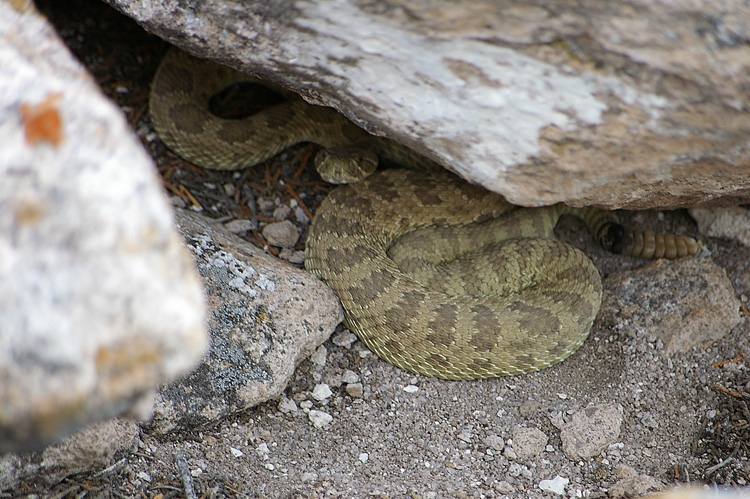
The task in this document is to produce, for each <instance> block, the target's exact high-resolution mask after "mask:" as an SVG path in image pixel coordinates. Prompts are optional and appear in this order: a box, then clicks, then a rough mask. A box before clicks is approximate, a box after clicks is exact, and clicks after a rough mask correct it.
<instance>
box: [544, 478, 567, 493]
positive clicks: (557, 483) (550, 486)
mask: <svg viewBox="0 0 750 499" xmlns="http://www.w3.org/2000/svg"><path fill="white" fill-rule="evenodd" d="M569 482H570V480H568V479H567V478H563V477H561V476H560V475H557V476H556V477H555V478H553V479H552V480H542V481H541V482H539V488H540V489H542V490H546V491H547V492H552V493H553V494H557V495H560V496H561V495H564V494H565V486H566V485H568V483H569Z"/></svg>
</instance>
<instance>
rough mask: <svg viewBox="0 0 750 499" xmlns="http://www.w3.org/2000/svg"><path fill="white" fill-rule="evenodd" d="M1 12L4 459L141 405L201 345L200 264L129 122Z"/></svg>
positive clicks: (22, 17)
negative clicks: (197, 266) (181, 233)
mask: <svg viewBox="0 0 750 499" xmlns="http://www.w3.org/2000/svg"><path fill="white" fill-rule="evenodd" d="M16 4H17V5H18V6H19V9H20V10H15V9H14V8H13V7H11V5H12V4H11V3H8V2H0V142H1V144H0V150H2V154H0V179H1V180H0V317H2V321H0V454H1V453H3V452H7V451H10V450H25V449H29V448H39V447H41V446H43V445H45V444H47V443H49V442H50V441H52V440H56V439H59V438H61V437H62V436H65V435H67V434H69V433H71V432H72V431H74V430H76V429H77V428H79V427H81V426H84V425H86V424H89V423H91V422H96V421H102V420H104V419H108V418H109V417H111V416H115V415H119V414H122V413H124V412H128V411H130V412H133V413H137V414H138V415H144V413H145V414H146V415H147V413H148V410H149V406H148V404H147V403H146V404H143V403H142V402H143V401H144V400H148V397H149V396H150V394H152V392H153V390H154V389H155V388H156V387H157V386H159V385H160V384H161V383H163V382H165V381H167V380H170V379H173V378H174V377H176V376H178V375H182V374H184V373H185V372H186V371H187V370H189V369H190V368H192V367H193V365H194V364H196V363H197V361H198V360H200V358H201V357H202V355H203V353H204V351H205V349H206V347H207V343H208V341H207V340H208V338H207V335H206V331H205V305H204V299H203V293H202V290H201V287H200V281H199V280H198V276H197V274H196V272H195V268H194V265H193V261H192V259H191V258H190V255H189V254H188V252H187V251H186V249H185V247H184V245H183V243H182V240H181V239H180V237H179V236H178V235H177V233H176V231H175V230H174V221H173V216H172V213H171V210H170V207H169V205H168V203H167V201H166V199H165V197H164V195H163V193H162V190H161V186H160V183H159V180H158V178H157V176H156V171H155V169H154V167H153V163H152V162H151V160H150V158H149V157H148V156H147V155H146V153H145V151H144V150H143V148H142V147H141V146H140V144H139V143H138V142H137V141H136V139H135V138H134V137H133V135H132V133H131V132H130V130H129V127H128V124H127V123H126V122H125V120H124V118H123V116H122V114H121V113H120V111H119V110H118V109H117V108H116V107H115V106H114V105H112V104H111V103H110V102H109V101H108V100H107V99H106V98H105V97H104V96H103V95H102V94H101V92H100V91H99V89H98V88H97V86H96V85H95V84H94V82H93V81H92V80H91V78H90V77H89V76H88V74H87V73H86V71H85V70H84V69H83V68H82V67H81V66H80V65H79V64H78V63H77V62H76V61H75V59H74V58H73V57H72V56H71V54H70V53H69V52H68V50H67V49H66V48H65V47H64V45H63V44H62V43H61V42H60V41H59V40H58V39H57V37H56V36H55V34H54V32H53V30H52V29H51V28H50V27H49V26H48V25H47V24H46V23H45V22H44V21H43V20H42V19H41V17H39V16H38V15H37V14H36V13H35V12H33V10H30V9H26V10H24V9H23V4H24V2H17V3H16Z"/></svg>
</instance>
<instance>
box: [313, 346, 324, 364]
mask: <svg viewBox="0 0 750 499" xmlns="http://www.w3.org/2000/svg"><path fill="white" fill-rule="evenodd" d="M326 357H328V350H327V349H326V347H324V346H323V345H320V346H319V347H318V349H317V350H315V352H314V353H313V354H312V355H311V356H310V361H311V362H312V363H313V364H315V365H317V366H320V367H323V366H324V365H326Z"/></svg>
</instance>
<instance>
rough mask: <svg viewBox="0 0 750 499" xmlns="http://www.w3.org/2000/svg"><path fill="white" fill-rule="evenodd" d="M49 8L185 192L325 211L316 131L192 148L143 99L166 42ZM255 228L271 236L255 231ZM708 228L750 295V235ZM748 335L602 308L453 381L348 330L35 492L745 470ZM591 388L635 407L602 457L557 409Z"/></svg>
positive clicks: (424, 489)
mask: <svg viewBox="0 0 750 499" xmlns="http://www.w3.org/2000/svg"><path fill="white" fill-rule="evenodd" d="M39 7H40V9H41V10H42V11H43V12H44V13H45V14H46V15H47V16H48V17H49V18H50V20H51V22H52V23H53V24H54V25H55V26H56V27H57V28H58V30H59V32H60V34H61V36H62V37H63V38H64V39H65V41H66V42H67V43H68V44H69V45H70V47H71V50H72V51H73V52H74V54H75V55H76V56H77V57H78V58H79V59H80V60H81V61H82V62H83V64H84V65H86V66H87V67H88V68H89V69H90V71H91V72H92V74H93V75H94V77H95V78H96V79H97V81H98V82H99V83H100V85H101V86H102V88H103V89H104V91H105V93H107V94H108V95H109V96H110V97H111V98H112V99H113V100H115V101H116V102H117V103H118V104H119V105H120V106H121V107H122V109H123V111H124V113H125V114H126V116H128V118H129V119H130V121H131V123H132V125H133V128H134V129H135V130H136V132H137V133H138V135H139V137H141V139H142V140H143V142H144V145H145V146H146V147H147V148H148V149H149V150H150V151H152V153H153V155H154V158H155V160H156V162H157V164H158V165H159V168H160V172H161V173H162V176H163V178H164V183H165V187H166V188H167V190H168V192H169V193H170V194H171V195H173V196H175V200H176V202H178V203H184V204H188V205H189V204H195V203H198V204H200V205H201V206H202V207H203V211H204V212H205V213H206V215H208V216H211V217H213V218H220V219H222V220H224V221H228V220H232V219H243V218H248V217H249V216H250V213H249V212H248V209H247V208H246V206H245V205H246V200H247V196H246V194H247V191H246V190H245V189H246V187H245V186H250V187H251V188H252V189H253V191H254V196H255V198H256V201H257V203H258V206H259V208H261V214H260V216H259V217H258V218H259V221H260V222H261V224H262V223H265V222H269V221H273V220H274V217H273V212H274V211H276V210H277V209H278V208H279V207H280V206H291V207H293V208H296V207H297V206H302V205H304V208H306V209H307V210H309V211H312V212H314V210H315V208H316V207H317V205H318V204H319V202H320V200H321V199H322V198H323V197H324V196H325V194H326V193H327V191H328V189H329V188H328V187H327V186H326V185H325V184H323V183H322V182H321V181H320V180H319V178H317V176H316V174H315V173H313V172H311V169H310V168H307V167H306V165H307V162H308V159H309V157H310V155H311V153H312V152H313V148H312V146H302V147H298V148H295V149H292V150H290V151H288V152H286V153H284V154H282V155H281V156H279V157H278V158H275V159H273V160H271V161H269V162H267V163H266V164H264V165H260V166H258V167H255V168H252V169H249V170H247V171H244V172H230V173H216V172H204V171H202V170H198V169H196V168H194V167H191V166H190V165H187V164H185V163H184V162H182V161H181V160H179V159H178V158H176V157H175V156H174V155H172V154H171V153H169V152H168V151H166V150H165V149H164V147H163V145H161V143H160V142H159V140H158V139H157V138H156V137H155V135H154V134H153V131H152V129H151V127H150V123H149V122H148V116H147V112H146V106H147V104H146V102H147V95H148V85H149V81H150V79H151V77H152V76H153V73H154V71H155V69H156V65H157V64H158V61H159V59H160V57H161V55H162V54H163V52H164V50H165V49H166V47H167V46H166V44H164V43H163V42H161V41H160V40H158V39H156V38H154V37H152V36H150V35H147V34H146V33H145V32H143V31H142V30H141V29H140V28H139V27H138V26H137V25H136V24H135V23H133V22H132V21H130V20H129V19H127V18H125V17H122V16H120V15H119V14H117V13H115V12H114V11H113V10H111V9H109V8H108V7H106V6H105V5H104V4H102V3H100V2H97V1H96V0H71V1H69V2H64V3H61V2H55V1H54V0H43V1H40V2H39ZM303 211H304V210H303ZM286 215H287V216H288V218H289V219H290V220H291V221H293V222H294V223H295V225H296V226H297V227H298V228H299V229H300V231H301V237H300V242H298V243H297V246H296V248H295V249H296V250H302V249H304V240H305V237H306V232H305V231H306V223H305V222H306V221H305V217H303V216H298V215H297V214H296V213H295V210H294V209H292V210H290V212H289V213H287V214H286ZM623 218H625V219H626V221H630V222H632V223H633V224H638V225H639V226H642V227H645V228H652V229H659V230H662V231H675V232H677V233H687V234H691V235H695V232H696V229H695V224H694V223H693V222H692V220H691V219H690V218H689V217H688V216H687V215H686V213H685V212H682V211H675V212H664V213H657V212H644V213H637V214H632V213H626V214H624V217H623ZM558 232H559V233H560V235H561V238H562V239H565V240H568V241H571V242H573V243H574V244H576V245H578V246H579V247H582V248H583V249H584V250H585V251H587V253H588V254H590V255H591V256H592V259H593V260H594V262H595V264H596V265H597V266H598V267H599V269H600V272H601V273H602V274H603V275H608V274H610V273H612V272H614V271H619V270H624V269H632V268H637V267H639V266H641V265H642V264H643V262H639V261H636V260H632V259H625V258H618V257H614V256H611V255H607V254H605V253H604V252H602V251H601V250H599V249H598V248H596V247H594V246H593V243H592V242H591V240H590V238H589V237H588V236H587V235H585V231H584V230H583V229H582V228H581V226H580V225H578V224H577V223H575V222H573V221H565V222H564V223H562V224H561V227H559V228H558ZM248 239H249V240H250V241H251V242H253V243H255V244H257V245H259V246H260V247H263V246H264V245H265V244H266V241H264V240H263V238H262V235H261V234H259V233H254V232H252V231H250V232H248ZM703 239H704V242H705V244H706V246H707V247H708V249H709V250H710V252H711V255H712V258H713V260H714V261H715V262H716V263H718V264H719V265H721V266H722V267H724V268H725V269H726V270H727V272H728V274H729V277H730V280H731V281H732V284H733V285H734V286H735V291H736V294H737V295H738V296H741V297H742V296H743V295H744V300H745V301H747V296H748V295H750V269H749V268H748V261H750V258H748V256H749V255H748V250H747V248H745V247H742V246H740V245H739V244H737V243H732V242H729V241H721V240H706V239H705V238H703ZM269 251H272V252H274V251H275V249H274V248H270V249H269ZM288 254H289V258H292V259H293V255H294V253H293V252H288ZM749 333H750V320H748V319H747V318H744V319H743V321H742V322H741V324H740V325H739V326H738V327H736V328H735V329H734V330H733V331H732V332H731V333H730V334H728V335H727V336H726V337H725V338H724V339H723V340H721V341H719V342H718V343H716V344H715V345H713V346H712V347H711V348H709V349H707V350H697V349H693V350H692V351H690V352H689V353H687V354H676V355H674V356H672V357H670V358H667V357H665V356H664V355H663V354H662V352H660V349H661V348H662V346H661V345H660V344H659V342H658V341H655V340H653V339H648V338H638V337H636V336H634V335H632V334H626V333H625V332H622V331H617V330H612V329H611V328H607V327H606V326H605V325H603V324H601V323H599V322H598V323H597V324H595V327H594V329H593V331H592V334H591V337H590V338H589V340H587V342H586V343H585V344H584V346H583V347H582V348H581V350H580V351H579V352H577V353H576V354H574V355H573V356H572V357H571V358H570V359H568V360H567V361H565V362H563V363H562V364H560V365H558V366H555V367H553V368H550V369H546V370H544V371H542V372H538V373H534V374H530V375H525V376H521V377H515V378H503V379H494V380H487V381H477V382H446V381H440V380H435V379H429V378H424V377H419V376H414V375H411V374H409V373H407V372H404V371H401V370H399V369H397V368H395V367H393V366H391V365H389V364H387V363H385V362H382V361H380V360H379V359H378V358H377V357H376V356H375V355H372V354H370V353H369V351H368V350H367V349H366V348H365V347H364V346H363V345H362V343H361V342H358V341H356V338H353V337H352V335H351V334H350V333H348V332H347V331H345V330H343V329H341V328H340V329H339V330H338V332H337V333H336V334H335V335H334V336H333V337H332V339H330V340H328V341H327V342H326V343H325V344H324V346H323V347H321V349H319V350H318V352H316V354H315V355H313V357H312V358H311V359H310V360H307V361H305V362H303V363H302V364H301V365H300V367H299V368H298V369H297V371H296V374H295V376H294V379H293V380H292V382H291V383H290V385H289V387H288V389H287V391H286V395H285V397H284V398H282V399H281V400H280V401H272V402H268V403H265V404H262V405H261V406H258V407H255V408H253V409H251V410H248V411H246V412H245V413H243V414H240V415H237V416H236V417H234V418H232V419H229V420H225V421H221V422H219V423H217V424H215V425H214V426H212V427H205V428H197V429H195V431H193V432H192V433H190V434H179V435H174V436H172V437H171V438H169V439H157V438H155V437H154V436H152V435H150V434H148V433H145V432H142V434H141V445H140V447H139V449H138V451H137V452H136V453H134V454H128V455H122V456H117V459H116V461H115V463H114V465H113V466H111V467H110V468H108V469H107V470H105V471H103V472H102V471H99V472H98V474H96V473H92V474H87V475H78V476H73V477H69V478H68V479H66V480H65V481H63V482H62V483H60V484H57V485H55V486H54V487H52V488H51V489H50V488H44V487H42V486H41V485H39V484H36V483H33V482H32V483H28V484H26V485H25V487H24V490H23V491H22V494H21V495H29V494H32V495H34V494H35V495H36V496H37V497H44V496H47V495H53V494H57V495H56V497H82V496H83V495H88V496H89V497H185V496H186V490H187V489H186V485H185V480H184V476H189V477H190V478H191V480H192V482H193V487H194V489H195V491H196V494H197V496H199V497H225V496H230V497H264V498H273V497H285V498H286V497H289V498H291V497H380V498H397V497H412V498H422V497H424V498H430V497H488V498H492V497H503V496H510V497H552V496H554V495H555V492H551V491H550V490H558V492H562V495H564V496H568V497H607V496H608V495H612V494H614V491H615V490H617V487H618V486H619V487H622V486H624V485H623V484H624V483H626V482H628V480H630V482H633V484H634V485H633V486H632V487H633V488H632V490H631V492H630V493H633V491H638V490H642V489H638V488H637V487H641V488H645V487H647V486H648V485H649V484H652V485H658V484H659V483H660V484H663V485H673V484H682V483H686V482H699V483H708V484H718V485H729V486H742V485H747V483H748V481H749V480H750V463H749V462H748V456H749V455H750V451H749V449H748V445H749V444H750V428H749V427H748V426H749V425H748V421H750V412H749V411H748V406H747V400H748V398H750V396H749V395H750V394H749V393H748V392H750V377H749V376H748V369H747V360H746V359H744V360H742V359H740V360H738V361H734V362H727V363H725V364H723V365H720V366H718V365H712V363H714V362H717V361H723V360H728V359H732V358H734V357H735V356H736V355H738V354H741V353H743V352H747V351H748V349H749V347H750V339H749V338H750V334H749ZM732 390H734V392H732ZM592 404H596V405H601V406H602V407H605V408H608V409H610V410H614V412H615V414H614V416H613V417H614V419H617V411H619V410H620V409H619V407H621V411H622V412H621V414H622V416H621V418H622V425H621V428H620V432H619V436H618V435H616V434H615V435H614V436H612V439H613V440H612V441H611V444H610V445H608V446H607V448H606V449H605V450H604V451H603V452H601V453H600V454H598V455H597V456H595V457H593V458H571V456H570V455H569V453H566V452H564V450H563V440H562V438H561V431H560V430H559V426H560V423H561V422H562V421H568V420H570V419H572V418H573V416H574V415H575V414H578V413H581V410H582V409H584V408H586V407H587V406H590V405H592ZM610 416H612V414H610ZM604 426H606V425H604ZM519 428H521V429H519ZM524 428H525V429H527V430H523V429H524ZM529 429H530V430H529ZM580 431H581V434H580V435H579V437H580V438H583V439H587V438H589V439H591V438H595V437H596V436H597V432H602V431H603V432H604V434H605V436H607V435H606V434H607V431H608V430H607V429H606V428H603V426H602V424H599V425H595V426H594V427H593V428H588V429H583V430H580ZM612 431H613V430H612ZM545 440H546V441H545ZM180 463H183V464H184V465H185V466H186V467H187V470H188V472H187V473H181V472H180V466H179V464H180ZM556 477H559V478H557V479H556ZM565 480H567V483H566V482H565ZM657 481H658V482H657ZM630 482H628V483H630ZM561 485H564V486H563V488H562V489H560V487H561ZM545 489H546V490H545ZM626 490H627V489H626ZM19 493H20V492H19ZM188 497H189V496H188Z"/></svg>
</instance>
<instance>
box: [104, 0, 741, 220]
mask: <svg viewBox="0 0 750 499" xmlns="http://www.w3.org/2000/svg"><path fill="white" fill-rule="evenodd" d="M107 2H108V3H110V4H111V5H113V6H115V7H116V8H118V9H120V10H121V11H122V12H124V13H126V14H128V15H130V16H131V17H133V18H135V19H136V20H137V21H139V22H140V23H142V25H143V26H144V27H145V28H146V29H148V30H149V31H152V32H154V33H156V34H158V35H160V36H162V37H163V38H165V39H167V40H169V41H170V42H172V43H175V44H176V45H179V46H180V47H182V48H184V49H186V50H187V51H189V52H191V53H194V54H197V55H201V56H204V57H209V58H212V59H216V60H218V61H220V62H225V63H227V64H229V65H232V66H234V67H237V68H241V69H242V70H245V71H250V72H254V73H257V74H260V75H262V76H265V77H267V78H269V79H271V80H274V81H276V82H277V83H281V84H283V85H285V86H287V87H289V88H291V89H293V90H295V91H297V92H299V93H301V94H302V95H303V97H305V98H306V99H307V100H309V101H310V102H314V103H320V104H325V105H329V106H333V107H335V108H337V109H339V110H340V111H341V112H343V113H344V114H346V115H347V116H348V117H349V118H351V119H352V120H353V121H355V122H356V123H358V124H360V125H362V126H363V127H365V128H367V129H368V130H370V131H372V132H374V133H376V134H382V135H387V136H389V137H391V138H394V139H396V140H398V141H400V142H402V143H404V144H406V145H408V146H410V147H412V148H413V149H415V150H417V151H420V152H422V153H424V154H425V155H427V156H429V157H431V158H433V159H435V160H436V161H438V162H440V163H442V164H443V165H445V166H446V167H447V168H449V169H451V170H453V171H455V172H457V173H458V174H460V175H462V176H463V177H465V178H467V179H469V180H472V181H474V182H477V183H480V184H482V185H484V186H486V187H487V188H489V189H491V190H493V191H496V192H499V193H501V194H503V195H505V196H506V197H507V198H508V200H510V201H511V202H513V203H516V204H520V205H544V204H551V203H554V202H558V201H565V202H568V203H570V204H572V205H576V206H580V205H592V204H593V205H600V206H604V207H609V208H631V209H641V208H653V207H660V208H667V207H678V206H692V205H699V204H703V203H707V202H710V201H717V200H720V201H722V202H725V203H730V202H736V201H737V200H740V199H744V200H748V199H750V142H748V139H747V137H748V136H750V120H748V119H747V116H748V111H749V109H748V100H747V95H748V91H749V90H750V87H749V84H748V82H750V44H748V43H747V40H748V39H750V22H748V19H750V10H748V7H747V5H745V4H744V3H743V2H742V1H741V0H729V1H728V2H721V3H716V2H703V3H701V4H700V7H696V5H695V3H694V2H691V1H689V0H677V1H672V2H644V3H642V4H641V5H640V6H639V7H638V8H634V7H633V5H631V4H625V3H619V4H613V3H602V2H598V1H596V0H587V1H584V2H582V3H580V2H579V3H576V4H575V5H573V4H570V3H569V2H564V1H562V0H557V1H552V2H545V3H544V4H543V5H541V4H540V5H530V4H518V3H515V2H507V1H500V2H495V1H492V2H490V1H488V0H470V1H466V2H461V3H460V5H459V4H456V3H455V2H453V1H452V0H438V1H432V0H430V1H429V2H428V1H425V0H423V1H417V2H414V1H412V0H408V1H407V0H394V1H391V2H386V3H377V2H376V3H373V2H365V1H354V0H352V1H338V2H314V1H302V0H300V1H294V2H285V3H282V4H279V3H276V2H265V1H254V2H253V1H250V2H240V3H236V2H227V1H225V0H208V1H205V2H201V4H200V7H199V8H197V7H196V6H195V3H194V2H190V1H187V0H175V1H172V2H151V1H146V0H107Z"/></svg>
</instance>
